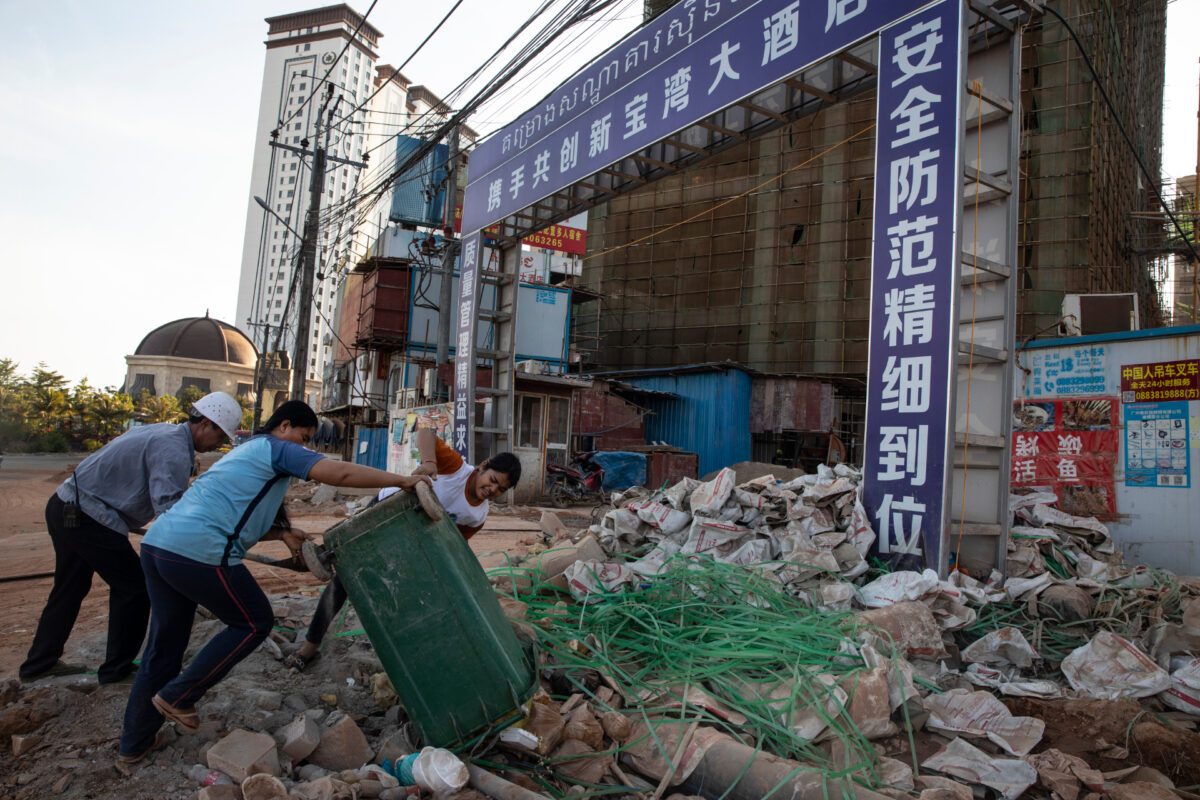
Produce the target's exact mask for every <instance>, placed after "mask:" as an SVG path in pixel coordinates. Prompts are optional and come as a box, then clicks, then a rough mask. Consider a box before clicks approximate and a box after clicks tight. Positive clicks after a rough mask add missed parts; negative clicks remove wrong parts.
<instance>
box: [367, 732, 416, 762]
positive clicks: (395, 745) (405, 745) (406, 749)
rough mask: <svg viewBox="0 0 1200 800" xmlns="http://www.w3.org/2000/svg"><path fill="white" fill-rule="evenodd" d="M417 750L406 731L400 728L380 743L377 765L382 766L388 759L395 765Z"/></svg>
mask: <svg viewBox="0 0 1200 800" xmlns="http://www.w3.org/2000/svg"><path fill="white" fill-rule="evenodd" d="M415 750H416V748H414V747H413V743H412V742H411V741H409V738H408V736H407V735H406V734H405V733H404V729H403V728H398V729H397V730H395V731H393V732H392V733H391V734H390V735H388V736H387V737H386V738H384V740H383V741H382V742H380V744H379V752H378V753H376V755H375V763H377V764H382V763H383V761H384V759H387V760H388V761H391V762H392V763H393V764H395V763H398V762H399V761H400V759H402V758H404V757H405V756H407V755H410V754H412V753H413V752H415Z"/></svg>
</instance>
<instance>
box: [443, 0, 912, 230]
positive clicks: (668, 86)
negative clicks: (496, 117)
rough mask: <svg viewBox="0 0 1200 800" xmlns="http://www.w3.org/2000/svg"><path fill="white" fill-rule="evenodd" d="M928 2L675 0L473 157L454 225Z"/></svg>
mask: <svg viewBox="0 0 1200 800" xmlns="http://www.w3.org/2000/svg"><path fill="white" fill-rule="evenodd" d="M928 2H929V0H886V2H885V1H884V0H804V2H801V0H791V1H790V2H789V1H788V0H751V1H750V2H744V1H743V2H738V1H737V0H683V2H680V3H677V4H676V5H675V6H673V7H672V8H671V9H670V10H669V11H667V12H666V13H664V14H663V15H662V16H660V17H659V18H657V19H656V20H654V21H653V22H652V23H651V24H649V25H647V26H645V27H644V28H641V29H639V30H638V31H635V32H634V33H632V34H630V35H629V36H627V37H626V38H625V39H623V40H622V41H621V42H620V43H619V44H617V45H616V46H614V47H613V48H611V49H610V50H608V51H607V52H606V53H605V54H604V55H603V56H602V57H601V58H599V59H597V60H596V61H594V62H592V63H591V64H590V65H589V66H588V67H586V68H585V69H583V70H582V71H580V72H579V73H577V74H576V75H575V76H574V77H572V78H571V79H570V80H569V81H567V82H566V83H565V84H563V85H562V86H561V87H559V88H558V89H556V90H555V91H554V92H552V93H551V94H550V95H549V96H548V97H547V99H546V101H545V102H544V103H543V104H541V105H540V106H539V107H538V108H534V109H531V110H530V111H529V112H527V113H526V114H525V115H523V116H522V117H521V118H520V119H519V120H518V121H517V122H515V123H513V124H512V125H509V126H507V127H505V128H504V129H503V130H501V131H498V132H497V133H495V134H493V135H492V136H490V137H488V139H487V140H485V141H484V142H483V143H482V144H481V145H480V146H479V147H478V148H476V150H475V151H474V152H473V153H472V154H471V163H470V169H469V172H468V183H467V190H466V197H465V199H464V202H463V221H462V230H463V231H473V230H479V229H481V228H485V227H487V226H488V225H490V224H492V223H494V222H496V221H498V220H500V219H503V218H504V217H505V216H508V215H509V214H511V213H513V212H515V211H519V210H521V209H523V208H525V207H527V206H529V205H530V204H532V203H535V202H537V201H538V200H541V199H542V198H544V197H547V196H548V195H550V194H553V193H554V192H556V191H558V190H560V189H562V188H563V187H565V186H569V185H570V184H572V183H574V182H575V181H577V180H579V179H581V178H584V177H586V176H588V175H591V174H593V173H595V172H597V171H599V170H600V169H603V168H604V167H606V166H608V165H609V164H612V163H614V162H616V161H619V160H620V159H622V158H624V157H626V156H628V155H629V154H631V153H634V152H637V151H638V150H640V149H642V148H645V147H648V146H649V145H651V144H653V143H655V142H657V141H658V140H660V139H663V138H665V137H667V136H669V135H671V134H672V133H674V132H676V131H679V130H681V129H683V128H686V127H688V126H690V125H692V124H693V123H694V122H696V120H699V119H702V118H704V117H706V116H708V115H710V114H712V113H714V112H716V111H719V110H720V109H722V108H725V107H726V106H729V105H732V104H733V103H735V102H737V101H739V100H741V99H743V98H745V97H748V96H750V95H753V94H755V93H756V92H759V91H761V90H762V89H764V88H766V87H768V86H771V85H772V84H774V83H777V82H779V81H780V80H782V79H783V78H785V77H787V76H788V75H792V74H794V73H796V72H798V71H799V70H801V69H804V68H805V67H806V66H809V65H811V64H813V63H816V62H817V61H820V60H821V59H824V58H826V57H828V56H830V55H832V54H833V53H836V52H838V51H840V50H843V49H845V48H846V47H849V46H850V45H852V44H854V43H855V42H858V41H860V40H861V39H864V38H866V37H868V36H871V35H873V34H874V33H876V32H877V31H879V30H880V29H882V28H883V27H885V26H887V25H889V24H891V23H892V22H894V21H896V20H898V19H901V18H903V17H904V16H905V15H907V14H910V13H912V12H914V11H916V10H917V9H919V8H921V7H922V6H924V5H927V4H928Z"/></svg>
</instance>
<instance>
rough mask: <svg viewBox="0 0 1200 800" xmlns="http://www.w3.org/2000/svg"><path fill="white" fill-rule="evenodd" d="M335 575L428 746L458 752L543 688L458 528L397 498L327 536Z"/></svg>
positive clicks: (402, 496) (402, 495) (404, 495)
mask: <svg viewBox="0 0 1200 800" xmlns="http://www.w3.org/2000/svg"><path fill="white" fill-rule="evenodd" d="M325 546H326V548H328V549H331V550H333V552H334V554H335V558H334V561H333V567H334V571H335V572H336V573H337V575H338V576H339V577H340V578H341V580H342V584H343V585H344V586H345V587H346V593H347V594H348V595H349V597H350V601H351V602H352V603H354V609H355V610H356V611H357V612H358V616H359V619H360V620H362V624H363V628H364V630H366V632H367V636H368V638H370V640H371V644H372V645H374V646H375V650H376V652H377V653H378V654H379V659H380V661H382V662H383V668H384V670H386V671H387V674H388V677H389V678H391V680H392V685H393V686H394V687H395V689H396V694H397V695H399V697H400V701H401V702H402V703H403V704H404V708H405V709H406V710H407V711H408V714H409V717H410V718H411V719H412V721H413V724H414V725H415V726H416V729H417V733H418V734H419V735H420V737H421V739H422V741H423V742H424V743H425V744H428V745H433V746H435V747H453V746H454V745H456V744H459V743H461V742H463V741H465V740H467V739H468V738H470V737H471V736H472V735H473V734H475V733H477V732H481V731H482V730H484V729H485V728H487V727H488V726H490V725H494V724H496V723H499V722H502V721H504V720H505V719H506V718H509V717H511V716H514V712H515V711H516V709H517V707H518V706H520V705H521V704H522V703H524V702H525V701H526V700H528V699H529V698H530V697H531V696H532V695H533V692H534V690H535V689H536V683H537V672H536V669H535V666H534V663H533V657H532V655H531V654H530V653H529V652H528V651H527V650H526V649H525V648H524V647H522V645H521V643H520V642H519V641H518V639H517V637H516V635H515V634H514V633H513V631H512V627H511V626H510V625H509V622H508V620H507V619H506V618H505V616H504V613H503V611H502V610H501V609H500V603H499V602H498V601H497V599H496V595H495V592H494V591H493V590H492V587H491V585H490V584H489V583H488V580H487V576H486V575H485V574H484V572H483V569H482V568H481V567H480V566H479V562H478V560H476V558H475V554H474V553H472V552H471V548H470V547H469V546H468V545H467V542H466V540H465V539H463V537H462V534H461V533H459V531H458V528H456V527H455V526H454V523H453V522H451V521H450V518H449V517H448V516H444V517H443V518H442V520H441V521H440V522H437V523H434V522H432V521H431V520H430V519H429V517H428V516H427V515H426V514H425V512H424V511H422V510H421V507H420V505H419V503H418V502H417V500H416V498H415V497H414V496H413V495H410V494H408V493H406V492H397V493H396V494H394V495H392V496H391V497H389V498H388V499H386V500H384V501H383V502H380V503H376V504H375V505H374V506H371V507H370V508H368V509H366V510H365V511H363V512H362V513H361V514H359V515H357V516H355V517H353V518H351V519H348V520H346V521H345V522H342V523H340V524H338V525H336V526H334V527H333V528H331V529H329V531H327V532H326V533H325Z"/></svg>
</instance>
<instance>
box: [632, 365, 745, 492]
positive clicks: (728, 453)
mask: <svg viewBox="0 0 1200 800" xmlns="http://www.w3.org/2000/svg"><path fill="white" fill-rule="evenodd" d="M622 380H625V381H628V382H629V383H632V384H634V385H635V386H640V387H642V388H644V389H653V390H656V391H663V392H674V393H675V394H677V395H679V397H678V398H677V399H670V398H662V397H647V398H646V401H645V405H646V406H647V407H648V408H649V409H650V410H652V411H653V412H654V413H653V414H650V415H649V416H647V417H646V441H647V442H666V443H667V444H670V445H674V446H675V447H678V448H680V449H682V450H687V451H690V452H693V453H695V454H696V455H697V456H699V469H700V475H701V476H703V475H707V474H708V473H710V472H712V471H714V470H718V469H720V468H721V467H726V466H729V465H730V464H735V463H737V462H738V461H748V460H750V425H749V422H750V385H751V380H750V376H749V375H748V374H746V373H745V372H742V371H741V370H738V369H727V370H720V371H713V372H690V373H683V374H676V375H654V376H641V377H636V378H632V377H626V378H622Z"/></svg>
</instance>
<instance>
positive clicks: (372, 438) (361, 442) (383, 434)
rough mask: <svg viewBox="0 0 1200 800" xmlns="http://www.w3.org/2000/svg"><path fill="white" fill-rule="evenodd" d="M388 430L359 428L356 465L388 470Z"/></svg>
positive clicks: (355, 450)
mask: <svg viewBox="0 0 1200 800" xmlns="http://www.w3.org/2000/svg"><path fill="white" fill-rule="evenodd" d="M387 434H388V432H387V428H359V429H358V446H357V447H355V448H354V463H355V464H363V465H364V466H368V467H374V468H375V469H387V452H388V436H387Z"/></svg>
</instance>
